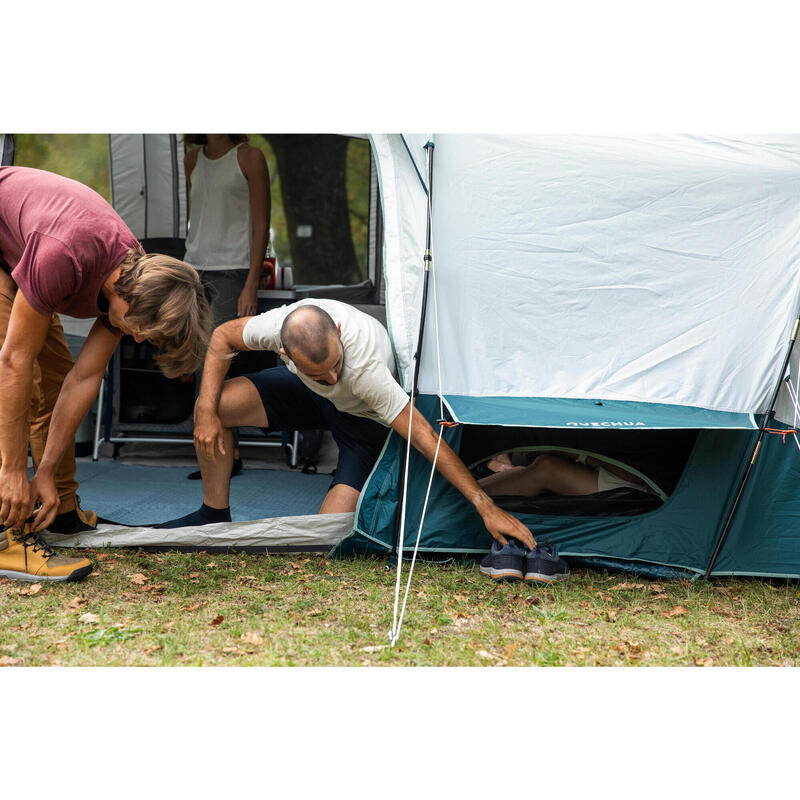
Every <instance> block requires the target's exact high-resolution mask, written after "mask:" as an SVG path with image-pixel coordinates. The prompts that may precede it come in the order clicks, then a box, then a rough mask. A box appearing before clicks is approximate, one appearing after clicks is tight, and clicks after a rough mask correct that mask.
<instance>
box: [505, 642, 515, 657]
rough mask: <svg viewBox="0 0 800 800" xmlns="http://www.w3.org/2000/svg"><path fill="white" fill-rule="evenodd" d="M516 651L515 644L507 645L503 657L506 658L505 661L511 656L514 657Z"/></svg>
mask: <svg viewBox="0 0 800 800" xmlns="http://www.w3.org/2000/svg"><path fill="white" fill-rule="evenodd" d="M516 649H517V645H515V644H507V645H506V646H505V657H506V661H508V660H509V659H510V658H511V656H513V655H514V651H515V650H516Z"/></svg>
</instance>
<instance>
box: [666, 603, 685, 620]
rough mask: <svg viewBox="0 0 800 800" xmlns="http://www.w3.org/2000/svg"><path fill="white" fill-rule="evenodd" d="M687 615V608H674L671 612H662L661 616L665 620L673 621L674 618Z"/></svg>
mask: <svg viewBox="0 0 800 800" xmlns="http://www.w3.org/2000/svg"><path fill="white" fill-rule="evenodd" d="M686 613H687V608H686V607H685V606H673V607H672V608H671V609H670V610H669V611H662V612H661V616H662V617H664V618H665V619H671V618H672V617H680V616H682V615H683V614H686Z"/></svg>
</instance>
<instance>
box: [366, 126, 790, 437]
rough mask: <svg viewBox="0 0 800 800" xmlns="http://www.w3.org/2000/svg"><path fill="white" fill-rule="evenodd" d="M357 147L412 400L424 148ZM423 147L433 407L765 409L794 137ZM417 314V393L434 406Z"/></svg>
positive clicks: (379, 142)
mask: <svg viewBox="0 0 800 800" xmlns="http://www.w3.org/2000/svg"><path fill="white" fill-rule="evenodd" d="M372 140H373V144H374V148H375V153H376V158H377V161H378V166H379V172H380V179H381V186H382V192H383V195H382V196H383V201H384V211H385V224H386V253H385V257H386V259H385V263H386V277H387V298H388V299H387V316H388V320H389V327H390V330H391V334H392V337H393V340H394V344H395V347H396V350H397V357H398V361H399V364H400V366H401V370H402V373H403V377H404V380H405V388H406V389H407V390H408V389H410V388H411V387H410V381H411V370H410V369H409V367H410V364H411V362H412V358H413V353H414V349H415V347H416V337H417V331H418V328H419V313H420V311H419V309H420V307H421V287H422V272H423V271H422V255H423V252H424V231H425V211H426V191H425V187H424V180H422V177H421V176H424V175H425V174H426V173H425V171H424V160H425V156H424V150H423V149H422V148H423V146H424V143H425V141H426V140H427V137H421V136H406V137H400V136H373V137H372ZM434 141H435V145H436V147H435V151H434V168H433V175H434V177H433V252H434V270H435V275H436V283H437V287H438V294H437V299H438V311H439V321H440V326H439V340H440V352H441V357H442V365H441V366H442V381H443V391H444V394H445V395H447V396H463V397H472V398H479V397H486V398H494V397H498V396H502V397H511V398H558V399H587V400H594V399H600V400H603V401H627V402H635V403H648V404H660V405H664V406H676V407H684V408H685V407H692V408H699V409H707V410H708V411H712V412H727V413H732V414H737V415H741V414H744V415H746V416H747V415H751V414H755V413H758V412H759V411H763V410H765V406H766V405H767V404H768V401H769V397H770V395H771V393H772V390H773V389H774V387H775V385H776V382H777V381H778V380H779V378H780V375H778V374H777V373H778V372H779V371H780V364H781V361H782V358H783V356H784V355H785V352H786V347H787V346H788V338H789V334H790V332H791V329H792V326H793V322H794V319H795V316H796V310H797V308H798V303H799V301H800V270H798V263H799V260H800V226H798V225H797V220H798V219H800V136H782V137H778V136H771V137H770V136H760V137H747V138H719V137H717V138H710V137H698V136H638V137H598V136H557V137H556V136H528V137H504V136H482V135H481V136H477V135H444V136H441V135H437V136H436V137H435V140H434ZM412 156H413V161H412ZM433 313H434V310H433V303H431V302H429V304H428V318H427V322H426V334H425V344H424V347H423V352H422V359H421V360H422V368H421V373H420V386H419V388H420V391H421V392H423V393H436V392H437V391H438V388H439V387H438V377H437V365H436V347H435V339H434V337H435V328H434V316H433ZM712 426H713V425H712ZM735 427H738V425H736V426H735ZM748 427H749V425H748Z"/></svg>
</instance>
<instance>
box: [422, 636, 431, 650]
mask: <svg viewBox="0 0 800 800" xmlns="http://www.w3.org/2000/svg"><path fill="white" fill-rule="evenodd" d="M422 643H423V644H427V645H428V646H429V647H430V644H431V640H430V639H429V638H428V637H427V636H426V637H425V638H424V639H423V640H422Z"/></svg>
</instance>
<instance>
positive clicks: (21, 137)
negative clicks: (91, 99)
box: [14, 133, 111, 203]
mask: <svg viewBox="0 0 800 800" xmlns="http://www.w3.org/2000/svg"><path fill="white" fill-rule="evenodd" d="M14 164H15V165H16V166H18V167H35V168H36V169H46V170H47V171H48V172H56V173H58V174H59V175H64V176H65V177H67V178H72V179H73V180H76V181H80V182H81V183H85V184H86V185H87V186H89V187H91V188H92V189H94V190H95V191H96V192H97V193H98V194H100V195H102V197H104V198H105V199H106V200H107V201H108V202H109V203H110V202H111V173H110V169H109V164H108V136H107V135H106V134H103V133H38V134H37V133H15V134H14Z"/></svg>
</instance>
